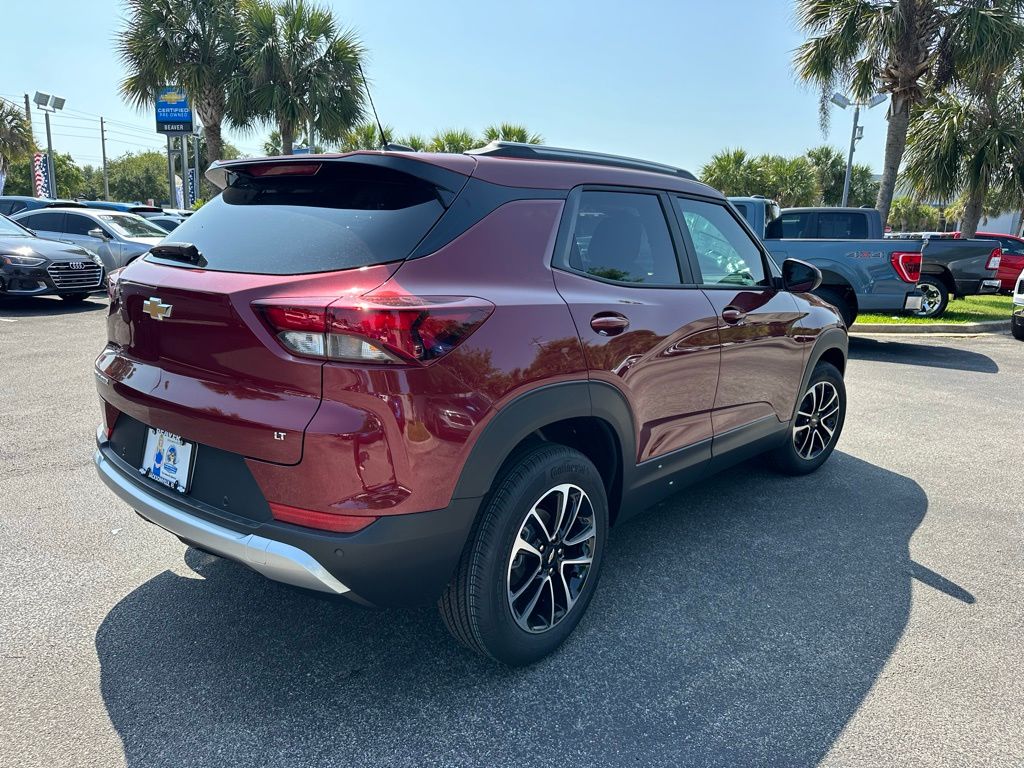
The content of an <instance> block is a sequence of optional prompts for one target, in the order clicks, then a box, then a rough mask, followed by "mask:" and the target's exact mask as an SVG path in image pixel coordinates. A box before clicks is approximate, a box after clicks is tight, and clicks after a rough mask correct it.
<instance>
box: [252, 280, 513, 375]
mask: <svg viewBox="0 0 1024 768" xmlns="http://www.w3.org/2000/svg"><path fill="white" fill-rule="evenodd" d="M253 306H254V307H255V308H256V310H257V311H258V312H260V313H261V314H262V315H263V317H264V319H265V320H266V322H267V323H268V324H269V325H270V327H271V329H272V330H273V331H274V333H275V335H276V336H277V339H278V341H280V342H281V344H283V345H284V347H285V348H286V349H287V350H288V351H290V352H292V353H293V354H296V355H301V356H303V357H317V358H322V359H325V360H338V361H344V362H361V363H400V364H401V363H423V364H426V363H430V362H431V361H433V360H437V359H438V358H441V357H443V356H444V355H446V354H448V353H449V352H451V351H452V350H453V349H454V348H455V347H457V346H458V345H459V344H461V343H462V342H463V341H465V340H466V338H467V337H468V336H469V335H470V334H471V333H473V331H475V330H476V329H477V328H478V327H480V325H481V323H483V322H484V320H486V319H487V318H488V316H490V314H491V312H492V311H493V310H494V305H493V304H491V303H489V302H486V301H483V300H481V299H476V298H467V297H453V296H429V297H424V296H372V297H365V298H364V299H363V300H358V301H351V300H349V299H341V300H339V301H337V302H333V303H332V304H330V305H328V306H322V305H319V306H318V305H313V304H308V303H306V302H305V301H301V300H300V301H289V300H272V301H257V302H254V304H253Z"/></svg>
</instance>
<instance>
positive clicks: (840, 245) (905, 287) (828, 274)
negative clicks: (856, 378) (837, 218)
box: [729, 197, 923, 326]
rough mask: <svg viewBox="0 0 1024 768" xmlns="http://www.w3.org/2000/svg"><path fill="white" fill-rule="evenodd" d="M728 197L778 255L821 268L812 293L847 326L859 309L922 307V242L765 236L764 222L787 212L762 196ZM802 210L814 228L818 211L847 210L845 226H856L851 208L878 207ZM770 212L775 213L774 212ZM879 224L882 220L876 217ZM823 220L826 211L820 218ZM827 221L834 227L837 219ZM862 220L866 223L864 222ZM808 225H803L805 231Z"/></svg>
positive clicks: (864, 212)
mask: <svg viewBox="0 0 1024 768" xmlns="http://www.w3.org/2000/svg"><path fill="white" fill-rule="evenodd" d="M729 201H730V202H731V203H732V205H733V206H734V207H735V208H736V210H737V211H738V212H739V213H740V215H741V216H743V218H744V219H745V220H746V221H747V223H748V224H749V225H750V228H751V229H752V230H753V231H754V234H756V235H757V236H758V237H760V238H763V242H764V244H765V247H766V248H767V249H768V251H769V252H770V253H771V254H772V256H773V257H774V258H775V260H776V261H778V262H782V261H784V260H785V259H787V258H794V259H801V260H803V261H806V262H809V263H810V264H813V265H814V266H816V267H817V268H818V269H820V270H821V274H822V283H821V286H820V287H819V288H817V289H816V290H815V291H814V293H815V294H817V295H818V296H820V297H821V298H823V299H825V301H827V302H829V303H830V304H832V305H833V306H834V307H835V308H836V309H838V310H839V312H840V314H842V316H843V319H844V320H845V321H846V324H847V326H850V325H853V322H854V321H855V320H856V319H857V315H858V313H860V312H882V313H887V314H888V313H895V312H908V311H910V312H916V311H919V310H920V309H921V300H922V297H921V294H920V292H918V290H917V280H918V277H920V274H921V263H922V255H921V250H922V246H923V243H922V242H916V243H911V242H897V241H892V240H884V239H882V238H881V236H879V237H878V238H873V239H857V238H852V237H847V238H843V239H803V238H786V239H778V238H768V237H765V227H766V226H770V225H771V224H772V222H774V221H778V220H779V219H780V218H783V217H785V216H786V214H787V212H786V211H780V210H779V207H778V205H776V204H775V202H774V201H772V200H768V199H766V198H763V197H760V198H759V197H743V198H729ZM793 210H798V211H800V212H801V215H803V214H805V213H807V212H811V213H812V214H813V215H812V216H811V217H810V219H809V222H810V223H809V226H813V227H814V228H815V229H814V231H815V233H817V232H818V231H819V230H818V227H819V216H818V214H821V213H822V212H826V213H830V212H832V211H840V212H842V213H843V214H846V215H847V219H846V224H845V226H846V227H847V230H846V231H851V230H856V231H859V229H857V227H858V226H859V225H855V224H852V223H851V222H852V221H853V218H852V215H850V214H852V213H855V214H856V215H858V216H859V215H864V218H865V219H867V218H870V216H868V215H867V214H871V213H874V214H875V216H876V217H877V215H878V211H874V210H873V209H869V208H839V209H827V208H820V209H811V208H802V209H793ZM773 217H774V218H773ZM876 220H877V222H878V225H879V226H878V228H879V229H881V220H880V219H876ZM821 221H822V222H824V221H825V219H824V217H822V218H821ZM829 226H833V229H834V228H835V223H834V222H832V223H830V225H829ZM865 226H868V225H867V224H866V223H865ZM808 231H809V230H803V231H802V232H801V234H806V233H807V232H808Z"/></svg>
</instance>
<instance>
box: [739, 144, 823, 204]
mask: <svg viewBox="0 0 1024 768" xmlns="http://www.w3.org/2000/svg"><path fill="white" fill-rule="evenodd" d="M755 164H756V165H757V169H758V172H759V174H760V178H761V179H762V180H763V181H762V182H761V183H762V187H761V192H760V193H761V194H763V195H764V196H765V197H770V198H772V199H773V200H776V201H778V203H779V205H781V206H783V207H785V208H790V207H794V206H801V205H813V204H814V202H815V200H816V199H817V197H818V184H817V179H816V178H815V174H814V166H812V165H811V163H810V161H809V160H808V159H807V158H806V157H802V156H801V157H782V156H781V155H761V156H760V157H758V158H757V160H756V161H755Z"/></svg>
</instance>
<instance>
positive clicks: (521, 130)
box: [483, 123, 544, 144]
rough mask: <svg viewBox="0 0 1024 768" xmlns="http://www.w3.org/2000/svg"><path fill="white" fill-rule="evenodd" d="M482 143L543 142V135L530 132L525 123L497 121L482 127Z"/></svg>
mask: <svg viewBox="0 0 1024 768" xmlns="http://www.w3.org/2000/svg"><path fill="white" fill-rule="evenodd" d="M483 137H484V140H485V141H484V143H488V142H491V141H518V142H519V143H521V144H543V143H544V137H543V136H541V135H540V134H539V133H530V131H529V129H528V128H527V127H526V126H525V125H519V124H517V123H498V124H493V125H489V126H487V127H486V128H484V136H483Z"/></svg>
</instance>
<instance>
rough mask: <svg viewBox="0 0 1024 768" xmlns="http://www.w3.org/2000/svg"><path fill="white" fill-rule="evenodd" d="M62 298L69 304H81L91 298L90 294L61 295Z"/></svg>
mask: <svg viewBox="0 0 1024 768" xmlns="http://www.w3.org/2000/svg"><path fill="white" fill-rule="evenodd" d="M61 298H62V299H63V300H64V301H66V302H67V303H68V304H81V303H82V302H83V301H85V300H86V299H88V298H89V294H88V293H64V294H61Z"/></svg>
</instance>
